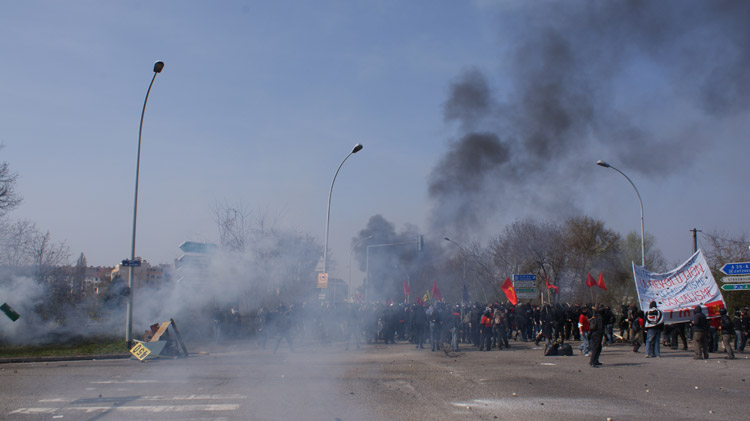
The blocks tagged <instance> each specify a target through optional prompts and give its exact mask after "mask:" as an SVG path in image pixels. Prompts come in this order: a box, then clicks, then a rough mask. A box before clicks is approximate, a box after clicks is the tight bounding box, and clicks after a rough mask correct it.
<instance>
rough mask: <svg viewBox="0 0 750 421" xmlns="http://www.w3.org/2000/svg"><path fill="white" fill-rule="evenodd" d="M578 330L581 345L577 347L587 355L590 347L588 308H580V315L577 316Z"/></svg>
mask: <svg viewBox="0 0 750 421" xmlns="http://www.w3.org/2000/svg"><path fill="white" fill-rule="evenodd" d="M578 332H580V334H581V345H580V346H579V347H578V349H580V350H581V353H583V355H585V356H587V357H588V356H589V351H591V348H590V346H589V309H588V308H587V307H584V308H583V309H582V310H581V315H580V316H578Z"/></svg>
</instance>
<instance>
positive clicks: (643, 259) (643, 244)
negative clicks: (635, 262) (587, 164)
mask: <svg viewBox="0 0 750 421" xmlns="http://www.w3.org/2000/svg"><path fill="white" fill-rule="evenodd" d="M596 165H598V166H600V167H604V168H612V169H613V170H615V171H617V172H619V173H620V174H622V176H623V177H625V178H626V179H627V180H628V182H630V185H631V186H633V190H635V194H636V195H637V196H638V203H640V205H641V266H644V267H645V266H646V236H645V234H646V232H645V229H644V227H643V200H641V194H640V193H638V189H637V188H636V187H635V184H633V180H631V179H630V177H628V176H627V175H625V173H624V172H622V171H620V170H618V169H617V168H615V167H613V166H611V165H609V164H608V163H606V162H604V161H602V160H601V159H600V160H598V161H596Z"/></svg>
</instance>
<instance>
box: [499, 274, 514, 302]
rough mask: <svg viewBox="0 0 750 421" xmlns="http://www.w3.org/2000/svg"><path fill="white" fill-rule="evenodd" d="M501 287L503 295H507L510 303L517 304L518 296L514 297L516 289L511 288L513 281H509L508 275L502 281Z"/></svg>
mask: <svg viewBox="0 0 750 421" xmlns="http://www.w3.org/2000/svg"><path fill="white" fill-rule="evenodd" d="M501 288H502V289H503V292H504V293H505V296H506V297H508V301H510V303H511V304H513V305H516V304H518V297H516V290H515V289H513V282H511V280H510V277H508V278H506V279H505V282H503V285H502V287H501Z"/></svg>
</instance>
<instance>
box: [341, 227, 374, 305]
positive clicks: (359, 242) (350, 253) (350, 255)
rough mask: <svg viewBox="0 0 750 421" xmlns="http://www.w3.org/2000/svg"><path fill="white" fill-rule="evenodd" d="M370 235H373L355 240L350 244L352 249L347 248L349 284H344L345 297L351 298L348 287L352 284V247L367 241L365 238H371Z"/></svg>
mask: <svg viewBox="0 0 750 421" xmlns="http://www.w3.org/2000/svg"><path fill="white" fill-rule="evenodd" d="M372 237H373V236H372V235H369V236H367V237H365V238H363V239H361V240H359V241H357V242H356V243H355V244H354V245H353V246H352V249H351V250H349V284H348V285H347V286H346V298H347V299H350V298H352V297H351V293H350V291H349V288H350V287H351V285H352V253H354V249H355V248H357V246H358V245H360V244H362V243H363V242H365V241H367V240H369V239H371V238H372Z"/></svg>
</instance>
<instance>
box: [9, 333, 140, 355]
mask: <svg viewBox="0 0 750 421" xmlns="http://www.w3.org/2000/svg"><path fill="white" fill-rule="evenodd" d="M126 352H128V351H127V349H126V346H125V341H124V340H123V339H120V338H86V339H77V340H73V341H68V342H64V343H56V344H42V345H0V358H15V357H57V356H73V355H101V354H122V353H126Z"/></svg>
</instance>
